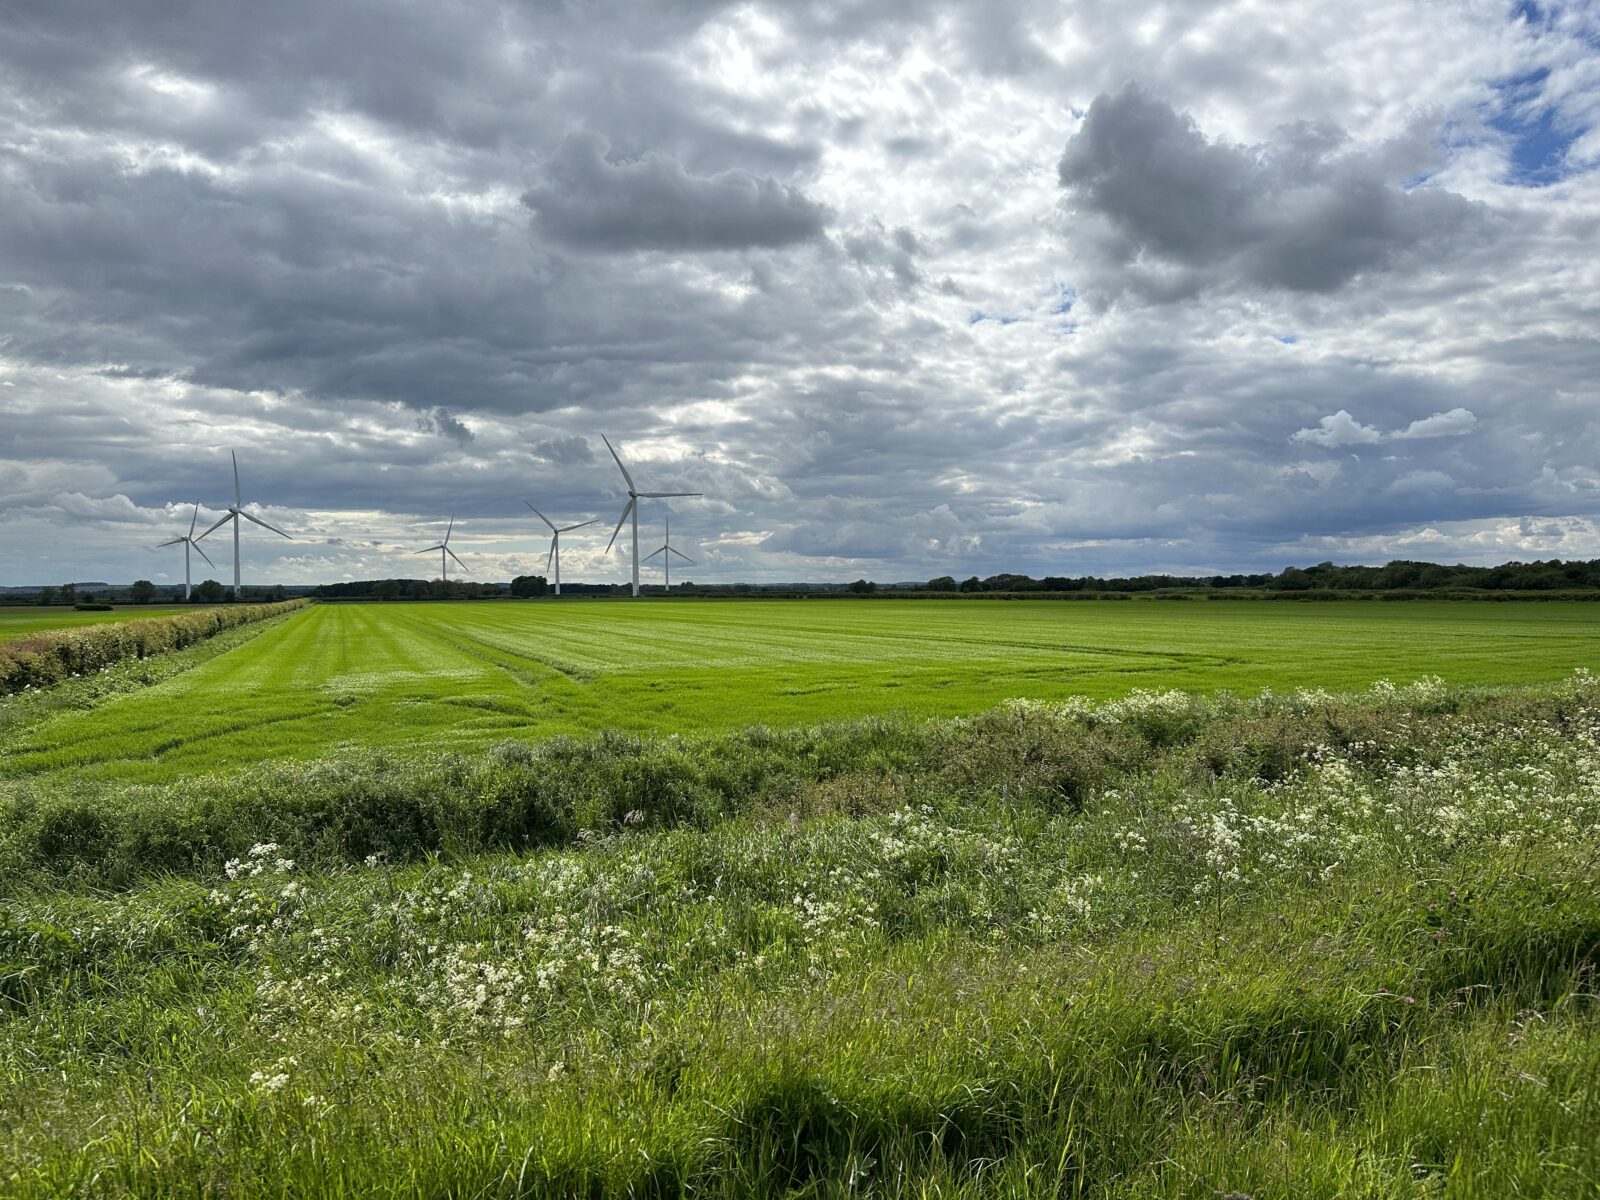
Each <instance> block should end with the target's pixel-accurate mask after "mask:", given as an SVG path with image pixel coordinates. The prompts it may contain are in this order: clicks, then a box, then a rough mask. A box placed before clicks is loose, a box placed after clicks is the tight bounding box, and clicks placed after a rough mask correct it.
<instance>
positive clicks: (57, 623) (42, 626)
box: [0, 604, 198, 645]
mask: <svg viewBox="0 0 1600 1200" xmlns="http://www.w3.org/2000/svg"><path fill="white" fill-rule="evenodd" d="M196 607H198V606H197V605H193V604H138V605H134V604H130V605H125V606H123V607H121V608H114V609H112V610H111V611H110V612H79V611H78V610H77V609H75V608H72V607H71V606H70V605H9V604H8V605H0V645H3V644H4V643H6V642H9V641H14V640H15V639H17V638H20V637H27V636H28V634H30V633H43V632H44V631H45V630H47V629H70V628H72V627H73V626H75V625H98V624H100V623H101V622H102V621H140V620H148V619H149V618H151V617H168V616H172V615H173V614H175V613H183V612H189V611H191V610H192V609H194V608H196Z"/></svg>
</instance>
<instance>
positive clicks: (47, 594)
mask: <svg viewBox="0 0 1600 1200" xmlns="http://www.w3.org/2000/svg"><path fill="white" fill-rule="evenodd" d="M55 602H56V590H55V588H53V587H47V588H41V589H39V603H40V604H54V603H55Z"/></svg>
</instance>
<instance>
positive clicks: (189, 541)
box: [156, 500, 217, 600]
mask: <svg viewBox="0 0 1600 1200" xmlns="http://www.w3.org/2000/svg"><path fill="white" fill-rule="evenodd" d="M199 522H200V501H198V500H196V501H195V502H194V516H193V517H191V518H190V519H189V532H188V533H184V534H179V535H178V536H177V537H175V538H173V539H172V540H171V541H170V542H162V543H161V546H176V545H177V544H178V543H179V542H182V543H183V598H184V599H185V600H187V599H188V598H189V551H190V550H191V549H192V550H193V551H194V552H195V553H196V554H198V555H199V556H200V557H201V558H203V559H205V560H206V561H207V562H208V563H211V565H212V567H213V568H214V567H216V565H217V564H216V563H214V562H211V558H210V556H208V555H207V554H206V552H205V551H204V550H202V549H200V547H199V546H198V545H197V544H196V543H198V542H199V540H200V538H197V537H195V536H194V527H195V526H196V525H197V524H199ZM204 536H205V534H203V533H202V534H201V535H200V537H204ZM161 546H157V547H156V549H157V550H159V549H161Z"/></svg>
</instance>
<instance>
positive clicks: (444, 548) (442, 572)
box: [417, 513, 468, 580]
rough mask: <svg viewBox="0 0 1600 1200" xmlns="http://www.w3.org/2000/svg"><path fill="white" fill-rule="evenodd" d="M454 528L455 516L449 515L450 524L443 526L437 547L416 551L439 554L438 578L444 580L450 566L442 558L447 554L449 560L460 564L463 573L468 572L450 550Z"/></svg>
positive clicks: (446, 577) (464, 565)
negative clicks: (440, 540)
mask: <svg viewBox="0 0 1600 1200" xmlns="http://www.w3.org/2000/svg"><path fill="white" fill-rule="evenodd" d="M455 527H456V518H455V514H454V513H451V514H450V524H449V525H447V526H445V530H444V541H442V542H440V543H439V544H438V545H437V546H429V547H428V548H427V549H426V550H418V551H417V553H418V554H432V553H433V552H434V551H435V550H437V551H438V552H439V577H440V578H441V579H445V580H448V579H449V578H450V564H449V563H448V562H446V561H445V557H444V556H445V555H446V554H448V555H449V556H450V557H451V558H454V559H455V560H456V561H457V562H458V563H461V569H462V570H463V571H466V570H468V567H467V564H466V563H464V562H461V559H460V558H459V557H457V555H456V552H455V551H454V550H452V549H450V532H451V530H453V529H455Z"/></svg>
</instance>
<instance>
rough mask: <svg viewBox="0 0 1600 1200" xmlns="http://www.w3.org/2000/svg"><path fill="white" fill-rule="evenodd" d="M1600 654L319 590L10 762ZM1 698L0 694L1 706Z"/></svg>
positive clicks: (1159, 628) (229, 760)
mask: <svg viewBox="0 0 1600 1200" xmlns="http://www.w3.org/2000/svg"><path fill="white" fill-rule="evenodd" d="M1586 665H1587V666H1600V605H1590V604H1581V603H1549V604H1538V603H1528V604H1517V603H1508V604H1484V605H1474V604H1447V603H1440V604H1426V603H1417V604H1374V603H1358V602H1352V603H1347V604H1346V603H1319V604H1306V605H1297V604H1265V603H1262V604H1248V603H1244V604H1229V603H1211V604H1200V603H1187V604H1177V603H1173V604H1138V603H1120V604H1119V603H1048V602H1043V603H1016V604H976V603H975V604H934V603H918V602H896V601H859V602H851V601H829V602H806V601H792V602H786V601H756V602H717V601H698V602H696V601H686V602H678V603H670V604H645V605H630V604H625V603H607V602H600V603H584V602H576V603H562V604H554V603H546V604H482V605H473V604H457V605H429V604H416V605H408V604H369V605H347V606H335V605H321V606H318V607H315V608H313V609H311V610H308V611H306V612H303V613H299V614H297V615H295V616H293V617H292V618H290V619H288V620H285V621H282V622H280V623H277V624H275V625H273V626H271V627H269V628H268V629H267V630H266V631H265V632H263V633H261V634H260V635H259V636H256V637H253V638H251V639H250V640H249V641H247V642H245V644H243V645H241V646H240V647H239V648H237V649H235V650H232V651H230V652H229V653H228V654H226V655H223V656H220V657H214V658H211V659H209V660H208V661H205V662H203V663H200V664H199V665H197V666H195V667H194V669H192V670H188V671H185V672H183V673H181V674H179V675H177V676H175V677H174V678H171V679H169V680H167V681H165V682H163V683H161V684H159V685H158V686H155V687H151V688H147V689H142V690H139V691H136V692H132V693H128V694H119V695H115V696H112V697H109V698H107V699H106V700H104V701H103V702H100V701H97V702H94V703H92V704H91V705H90V706H89V707H88V708H86V709H85V710H81V711H69V712H66V713H63V714H61V715H56V716H53V717H51V719H49V720H45V721H31V720H30V721H20V722H19V721H17V720H15V719H13V721H12V727H11V728H10V730H9V732H6V730H5V724H4V719H3V718H0V739H3V740H0V749H3V750H4V752H5V753H4V758H3V765H0V777H13V778H15V777H25V776H37V775H56V776H62V777H66V776H68V775H70V776H73V777H79V778H83V779H89V780H120V781H147V782H159V781H162V780H165V779H172V778H178V777H182V776H185V775H190V774H193V773H196V772H202V771H231V770H239V769H243V768H247V767H249V766H251V765H253V764H256V763H259V762H262V761H264V760H271V759H278V758H313V757H318V756H322V755H325V754H328V753H331V752H333V751H335V750H336V749H338V748H340V747H405V748H411V749H444V748H457V749H464V748H470V747H478V746H484V745H488V744H491V743H494V742H496V741H499V740H502V739H505V738H508V737H517V738H523V739H537V738H540V737H545V736H550V735H554V734H584V733H591V732H594V731H597V730H602V729H610V730H620V731H626V732H634V733H663V734H674V733H675V734H687V733H698V732H706V731H715V730H724V729H730V728H737V727H740V726H743V725H747V724H752V723H768V724H773V725H778V726H784V725H795V724H809V723H813V722H817V721H822V720H829V719H837V718H849V717H859V716H872V715H879V714H884V713H900V714H905V715H908V716H913V717H933V716H951V715H958V714H961V713H972V712H977V711H980V710H982V709H985V708H988V707H990V706H992V705H994V704H997V703H999V702H1001V701H1003V700H1006V699H1009V698H1012V697H1029V698H1035V699H1059V698H1063V697H1068V696H1088V697H1097V698H1111V697H1116V696H1120V695H1125V694H1127V693H1128V692H1130V691H1132V690H1133V689H1135V688H1145V689H1152V688H1183V689H1186V690H1193V691H1200V692H1212V691H1218V690H1222V689H1233V690H1237V691H1243V692H1254V691H1257V690H1259V689H1261V688H1266V687H1270V688H1273V689H1278V690H1291V689H1294V688H1299V687H1308V686H1310V687H1324V688H1330V689H1343V688H1354V687H1361V686H1365V685H1366V684H1369V683H1371V682H1373V681H1374V680H1377V679H1380V678H1387V679H1391V680H1393V681H1395V682H1400V683H1404V682H1408V681H1410V680H1412V679H1416V678H1418V677H1420V676H1423V675H1431V674H1437V675H1440V676H1442V677H1443V678H1444V679H1446V680H1447V681H1448V682H1450V683H1454V684H1474V683H1477V684H1490V683H1528V682H1537V681H1541V680H1549V679H1554V678H1558V677H1560V676H1562V675H1564V674H1565V673H1566V672H1568V671H1570V670H1571V669H1572V668H1574V667H1577V666H1586ZM4 711H5V710H4V707H3V706H0V713H3V712H4Z"/></svg>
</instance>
